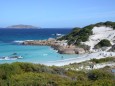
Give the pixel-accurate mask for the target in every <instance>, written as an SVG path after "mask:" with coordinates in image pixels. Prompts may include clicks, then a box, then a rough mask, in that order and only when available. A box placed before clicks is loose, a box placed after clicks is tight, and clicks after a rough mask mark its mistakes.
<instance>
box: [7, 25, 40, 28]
mask: <svg viewBox="0 0 115 86" xmlns="http://www.w3.org/2000/svg"><path fill="white" fill-rule="evenodd" d="M6 28H12V29H39V27H35V26H32V25H23V24H19V25H12V26H8V27H6Z"/></svg>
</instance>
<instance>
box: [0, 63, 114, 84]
mask: <svg viewBox="0 0 115 86" xmlns="http://www.w3.org/2000/svg"><path fill="white" fill-rule="evenodd" d="M114 84H115V82H114V75H113V74H112V73H111V72H108V71H106V70H105V71H103V70H101V69H100V70H91V71H88V72H84V71H74V70H71V69H68V70H67V69H65V68H64V67H56V66H51V67H48V66H44V65H40V64H32V63H20V62H15V63H12V64H0V86H114Z"/></svg>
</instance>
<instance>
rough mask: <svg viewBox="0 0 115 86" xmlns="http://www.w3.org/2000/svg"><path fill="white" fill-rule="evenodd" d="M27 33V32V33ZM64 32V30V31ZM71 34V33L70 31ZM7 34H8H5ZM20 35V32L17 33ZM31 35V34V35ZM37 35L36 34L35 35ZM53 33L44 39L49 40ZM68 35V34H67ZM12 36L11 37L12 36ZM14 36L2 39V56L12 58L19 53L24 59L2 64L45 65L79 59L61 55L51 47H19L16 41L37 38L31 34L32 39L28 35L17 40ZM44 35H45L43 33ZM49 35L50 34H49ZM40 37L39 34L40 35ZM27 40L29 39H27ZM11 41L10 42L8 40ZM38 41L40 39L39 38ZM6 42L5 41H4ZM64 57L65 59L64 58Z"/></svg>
mask: <svg viewBox="0 0 115 86" xmlns="http://www.w3.org/2000/svg"><path fill="white" fill-rule="evenodd" d="M26 32H27V31H26ZM62 32H63V30H62ZM68 32H69V31H68ZM5 33H6V32H5ZM17 33H18V32H17ZM38 33H39V31H38ZM29 34H30V33H29ZM33 34H35V33H33ZM51 34H52V33H49V36H46V37H45V36H44V38H46V39H47V38H48V37H50V36H51ZM65 34H66V33H65ZM11 35H12V34H10V35H9V36H11ZM15 35H17V34H14V35H12V36H11V37H10V38H8V37H9V36H8V35H7V40H5V39H3V38H2V37H0V39H2V40H0V41H1V42H0V56H10V55H11V54H13V53H17V54H18V55H21V56H22V57H23V58H22V59H16V60H0V63H6V62H7V63H10V62H17V61H18V62H32V63H45V62H49V61H57V60H64V59H68V58H77V57H78V56H77V55H68V54H59V53H57V51H56V50H53V49H52V48H51V47H50V46H27V45H19V44H15V43H13V41H15V40H20V39H21V40H27V39H32V37H33V38H34V39H35V37H36V35H35V37H34V36H33V35H32V34H31V36H30V37H31V38H29V37H27V36H26V35H23V36H22V35H21V34H20V35H21V37H22V38H21V37H20V38H18V37H17V38H16V37H15ZM43 35H44V33H43ZM47 35H48V33H47ZM38 36H39V34H38ZM25 38H27V39H25ZM8 39H10V41H9V40H8ZM11 39H12V40H11ZM36 39H40V38H39V37H38V38H36ZM3 40H5V41H3ZM62 56H63V58H62Z"/></svg>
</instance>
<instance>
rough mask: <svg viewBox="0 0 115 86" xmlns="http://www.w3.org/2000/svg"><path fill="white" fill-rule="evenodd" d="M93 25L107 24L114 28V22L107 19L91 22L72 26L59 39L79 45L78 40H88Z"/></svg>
mask: <svg viewBox="0 0 115 86" xmlns="http://www.w3.org/2000/svg"><path fill="white" fill-rule="evenodd" d="M94 26H97V27H99V26H107V27H112V28H113V29H115V22H111V21H107V22H100V23H97V24H91V25H88V26H86V27H83V28H78V27H77V28H74V29H73V31H72V32H71V33H69V34H68V35H65V36H63V37H61V38H59V40H68V44H76V45H77V46H79V45H80V42H85V41H87V40H88V38H89V36H90V35H92V29H93V27H94Z"/></svg>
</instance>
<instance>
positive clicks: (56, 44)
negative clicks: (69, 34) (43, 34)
mask: <svg viewBox="0 0 115 86" xmlns="http://www.w3.org/2000/svg"><path fill="white" fill-rule="evenodd" d="M22 44H23V45H44V46H51V47H52V48H53V49H55V50H57V51H58V53H60V54H83V53H85V50H84V49H83V48H79V47H76V46H75V45H68V44H67V40H63V41H59V40H56V39H48V40H33V41H32V40H31V41H24V42H23V43H22Z"/></svg>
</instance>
